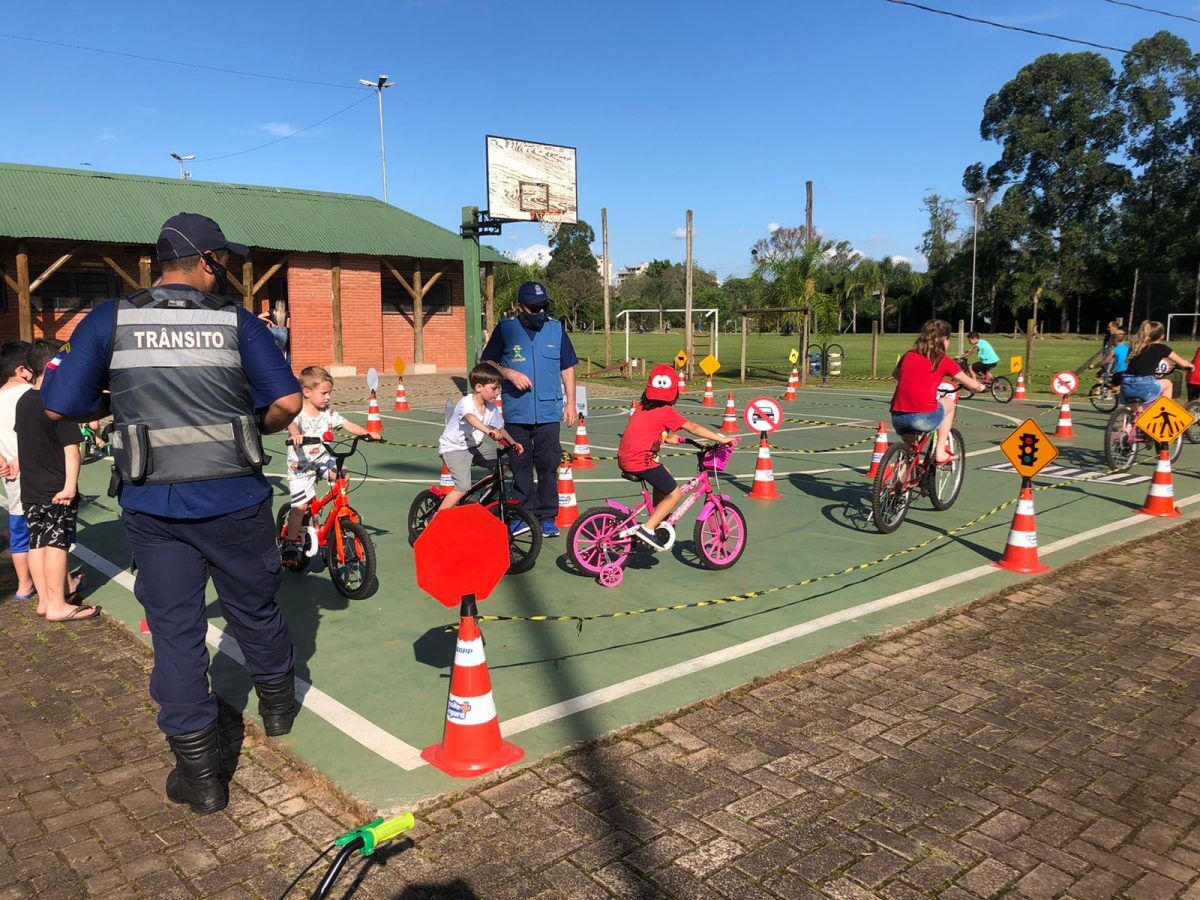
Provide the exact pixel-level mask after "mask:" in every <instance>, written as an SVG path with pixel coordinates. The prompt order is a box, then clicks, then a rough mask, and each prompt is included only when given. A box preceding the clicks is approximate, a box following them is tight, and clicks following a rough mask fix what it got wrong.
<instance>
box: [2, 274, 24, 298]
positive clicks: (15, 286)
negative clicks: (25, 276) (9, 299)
mask: <svg viewBox="0 0 1200 900" xmlns="http://www.w3.org/2000/svg"><path fill="white" fill-rule="evenodd" d="M4 282H5V283H6V284H7V285H8V289H9V290H10V291H12V292H13V293H14V294H19V293H21V286H20V285H19V284H17V283H16V282H15V281H13V279H12V276H11V275H9V274H8V273H7V272H5V273H4Z"/></svg>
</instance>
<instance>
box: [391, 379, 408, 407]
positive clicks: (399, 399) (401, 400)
mask: <svg viewBox="0 0 1200 900" xmlns="http://www.w3.org/2000/svg"><path fill="white" fill-rule="evenodd" d="M410 409H411V407H410V406H409V405H408V394H406V393H404V379H403V378H401V379H399V380H398V381H397V382H396V405H395V406H393V407H392V412H408V411H409V410H410Z"/></svg>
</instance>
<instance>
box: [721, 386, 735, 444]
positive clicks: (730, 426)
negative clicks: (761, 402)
mask: <svg viewBox="0 0 1200 900" xmlns="http://www.w3.org/2000/svg"><path fill="white" fill-rule="evenodd" d="M737 433H738V424H737V407H736V406H734V404H733V391H730V392H729V399H728V400H726V401H725V418H724V419H722V420H721V434H737Z"/></svg>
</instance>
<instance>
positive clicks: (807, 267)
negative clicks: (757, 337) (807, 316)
mask: <svg viewBox="0 0 1200 900" xmlns="http://www.w3.org/2000/svg"><path fill="white" fill-rule="evenodd" d="M824 261H825V257H824V251H823V248H822V247H821V245H820V243H819V242H818V241H813V242H812V243H809V244H807V245H805V246H804V247H803V248H802V249H801V250H800V251H799V252H798V253H796V254H795V255H791V256H776V257H773V258H768V259H763V260H760V261H759V262H758V263H757V265H756V266H755V267H754V271H753V272H752V273H751V278H753V279H754V280H755V281H756V282H757V283H758V286H759V287H760V292H759V296H760V298H761V302H762V304H763V306H766V307H771V306H802V307H806V308H808V309H809V310H811V311H812V313H813V316H814V321H815V322H816V323H817V324H818V326H820V325H822V324H825V320H827V319H828V320H830V321H832V320H833V319H834V318H835V317H836V300H834V298H832V297H830V296H829V295H828V294H825V293H823V292H822V291H821V290H820V288H819V283H820V282H819V276H820V274H821V267H822V266H823V265H824ZM797 318H798V317H797ZM797 324H798V323H797Z"/></svg>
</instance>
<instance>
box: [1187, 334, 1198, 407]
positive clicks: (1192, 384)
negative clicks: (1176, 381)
mask: <svg viewBox="0 0 1200 900" xmlns="http://www.w3.org/2000/svg"><path fill="white" fill-rule="evenodd" d="M1187 392H1188V403H1191V402H1192V401H1193V400H1195V399H1196V398H1197V397H1200V347H1197V348H1196V355H1195V356H1193V357H1192V371H1190V372H1188V377H1187Z"/></svg>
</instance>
